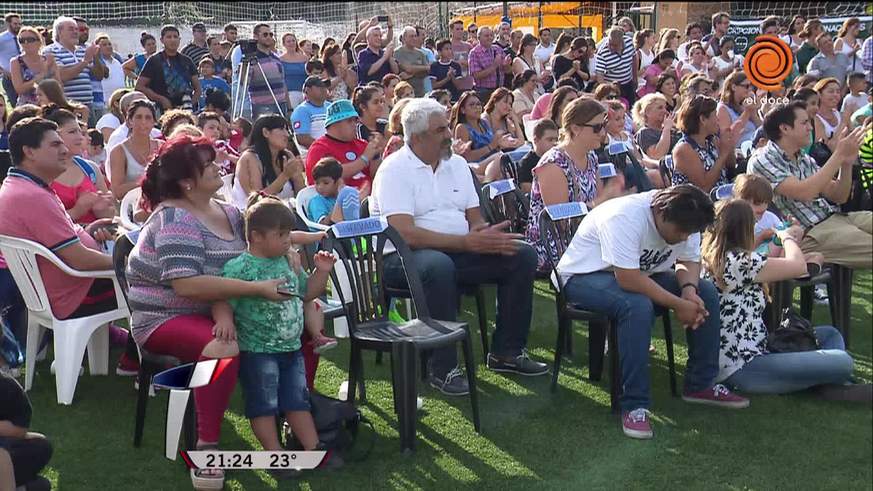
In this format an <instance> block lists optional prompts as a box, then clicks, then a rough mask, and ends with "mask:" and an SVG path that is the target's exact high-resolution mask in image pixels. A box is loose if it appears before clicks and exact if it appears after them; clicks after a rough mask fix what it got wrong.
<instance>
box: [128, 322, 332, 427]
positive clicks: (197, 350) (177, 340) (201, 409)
mask: <svg viewBox="0 0 873 491" xmlns="http://www.w3.org/2000/svg"><path fill="white" fill-rule="evenodd" d="M214 325H215V322H214V321H213V320H212V318H211V317H209V316H206V315H180V316H178V317H174V318H172V319H170V320H169V321H167V322H165V323H163V324H162V325H161V327H159V328H157V329H156V330H155V331H154V332H153V333H152V334H151V335H150V336H149V338H148V340H147V341H146V343H145V346H144V348H145V349H147V350H148V351H151V352H153V353H160V354H164V355H170V356H174V357H176V358H178V359H179V360H181V361H182V362H184V363H190V362H194V361H199V360H204V359H206V357H204V356H202V355H201V353H202V352H203V348H205V347H206V345H207V344H209V343H210V342H211V341H212V340H213V339H215V336H213V335H212V327H213V326H214ZM302 341H303V348H302V349H303V361H304V364H305V366H306V385H307V386H309V389H310V390H312V388H313V385H314V382H315V370H316V369H317V368H318V358H319V357H318V355H317V354H315V352H313V351H312V349H313V348H312V344H311V343H310V342H309V337H308V336H307V335H306V334H305V333H304V335H303V339H302ZM238 373H239V359H238V358H234V360H233V362H232V363H231V364H230V365H228V366H227V368H226V369H225V370H224V372H223V373H222V374H221V376H220V377H218V379H217V380H216V381H215V382H213V383H212V384H209V385H207V386H205V387H200V388H197V389H194V400H195V403H196V405H197V436H198V438H199V439H200V440H202V441H204V442H217V441H218V438H219V435H220V434H221V421H222V420H223V419H224V412H225V411H226V410H227V406H228V405H229V404H230V396H231V394H233V389H234V387H236V380H237V375H238Z"/></svg>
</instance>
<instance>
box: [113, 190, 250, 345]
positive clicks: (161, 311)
mask: <svg viewBox="0 0 873 491" xmlns="http://www.w3.org/2000/svg"><path fill="white" fill-rule="evenodd" d="M222 208H224V213H225V214H226V215H227V218H228V221H229V222H230V225H231V227H232V228H233V237H234V238H233V239H232V240H224V239H222V238H221V237H218V236H216V235H215V234H214V233H212V232H211V231H210V230H209V229H208V228H207V227H206V226H205V225H203V223H201V222H200V221H199V220H197V218H195V217H194V215H192V214H191V213H190V212H188V211H187V210H184V209H182V208H173V207H167V208H163V209H161V210H158V211H156V212H155V213H154V214H153V215H152V216H151V217H150V218H149V220H148V221H147V222H146V224H145V226H144V227H143V229H142V233H141V234H140V236H139V240H138V241H137V244H136V246H135V247H134V248H133V251H131V253H130V260H129V262H128V265H127V280H128V282H129V283H130V294H129V296H128V301H129V303H130V310H131V312H132V314H133V317H132V322H131V325H132V328H133V329H132V333H133V338H134V340H135V341H136V342H137V344H139V345H140V346H142V345H143V344H145V342H146V340H148V338H149V336H150V335H151V334H152V333H153V332H154V331H155V330H156V329H157V328H158V327H160V326H161V325H162V324H164V323H165V322H167V321H169V320H170V319H172V318H173V317H177V316H180V315H189V314H202V315H207V316H208V315H210V312H211V302H201V301H198V300H192V299H190V298H186V297H182V296H179V295H177V294H176V292H175V291H174V290H173V286H172V284H171V282H172V281H173V280H176V279H180V278H191V277H194V276H202V275H205V276H216V277H217V276H221V270H222V268H224V265H225V263H227V262H228V261H230V260H231V259H233V258H235V257H237V256H239V255H240V254H242V253H243V252H244V251H245V250H246V241H245V234H244V233H243V219H242V215H241V214H240V211H239V210H237V209H236V208H235V207H234V206H233V205H228V204H223V205H222Z"/></svg>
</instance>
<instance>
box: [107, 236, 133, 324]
mask: <svg viewBox="0 0 873 491" xmlns="http://www.w3.org/2000/svg"><path fill="white" fill-rule="evenodd" d="M138 237H139V231H133V232H129V233H127V234H121V235H119V237H118V238H117V239H115V248H114V249H113V250H112V269H114V270H115V277H116V278H118V284H119V286H121V293H123V294H124V301H125V302H127V292H128V290H129V289H130V285H129V284H128V283H127V259H128V257H130V251H132V250H133V246H134V245H136V241H137V239H138ZM127 307H128V308H130V305H128V306H127Z"/></svg>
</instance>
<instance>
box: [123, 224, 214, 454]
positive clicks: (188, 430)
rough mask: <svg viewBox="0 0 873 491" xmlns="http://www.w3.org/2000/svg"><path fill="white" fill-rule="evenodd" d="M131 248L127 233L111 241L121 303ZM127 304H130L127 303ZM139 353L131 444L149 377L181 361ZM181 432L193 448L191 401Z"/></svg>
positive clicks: (136, 440)
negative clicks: (137, 384)
mask: <svg viewBox="0 0 873 491" xmlns="http://www.w3.org/2000/svg"><path fill="white" fill-rule="evenodd" d="M136 233H138V232H136ZM133 247H134V243H133V241H132V240H131V238H130V237H128V235H127V234H123V235H121V236H119V237H118V238H117V239H116V240H115V249H114V250H113V251H112V265H113V268H114V269H115V276H116V277H117V278H118V283H119V285H120V286H121V292H122V293H124V301H125V302H127V291H128V288H129V285H128V283H127V271H126V270H127V258H128V256H130V251H132V250H133ZM128 307H130V305H129V304H128ZM139 352H140V360H139V373H138V374H137V378H138V380H139V389H137V397H136V419H135V420H134V431H133V446H134V447H139V446H140V445H141V444H142V433H143V428H144V427H145V414H146V406H147V405H148V402H149V387H150V386H151V383H152V377H154V375H155V374H156V373H158V372H160V371H162V370H165V369H167V368H169V367H175V366H179V365H181V364H182V362H181V361H180V360H179V359H178V358H176V357H173V356H168V355H160V354H157V353H151V352H149V351H146V350H145V349H143V348H142V347H140V348H139ZM183 434H184V436H185V445H186V446H187V448H189V449H193V448H196V445H197V412H196V410H195V405H194V401H193V400H192V401H191V402H189V404H188V406H187V414H186V415H185V422H184V423H183Z"/></svg>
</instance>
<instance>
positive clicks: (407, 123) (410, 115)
mask: <svg viewBox="0 0 873 491" xmlns="http://www.w3.org/2000/svg"><path fill="white" fill-rule="evenodd" d="M437 114H442V115H443V116H445V114H446V108H445V106H443V105H442V104H440V103H439V102H437V101H435V100H434V99H429V98H428V99H412V100H411V101H409V103H408V104H406V107H404V108H403V111H401V112H400V124H402V125H403V140H404V141H405V142H406V143H407V144H409V143H410V142H411V141H412V137H413V136H416V135H420V134H422V133H427V132H428V130H430V118H431V117H432V116H434V115H437Z"/></svg>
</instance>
